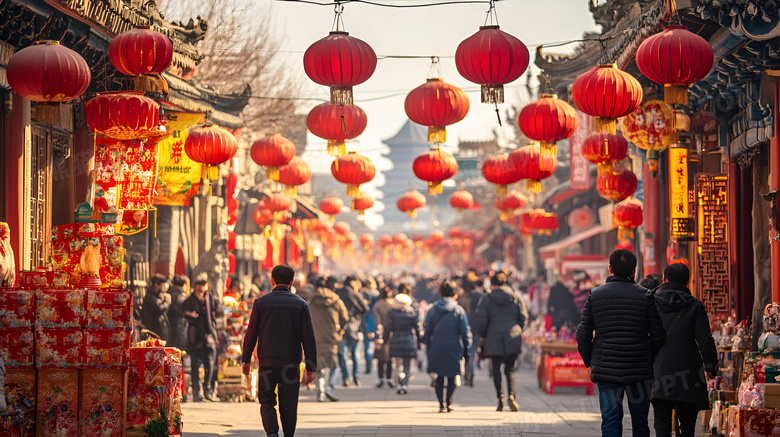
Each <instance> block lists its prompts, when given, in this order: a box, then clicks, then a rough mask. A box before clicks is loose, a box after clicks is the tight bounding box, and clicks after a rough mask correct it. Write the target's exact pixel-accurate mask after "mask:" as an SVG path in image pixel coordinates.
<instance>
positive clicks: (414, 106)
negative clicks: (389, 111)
mask: <svg viewBox="0 0 780 437" xmlns="http://www.w3.org/2000/svg"><path fill="white" fill-rule="evenodd" d="M404 109H405V110H406V115H408V116H409V119H410V120H412V121H413V122H415V123H417V124H421V125H423V126H428V142H429V143H444V142H446V141H447V131H446V126H449V125H451V124H454V123H457V122H459V121H461V120H463V118H464V117H466V114H467V113H468V112H469V98H468V97H467V96H466V93H465V92H463V90H462V89H460V88H458V87H456V86H454V85H450V84H448V83H447V82H444V81H443V80H441V79H439V78H433V79H428V81H427V82H426V83H425V84H423V85H420V86H418V87H417V88H415V89H413V90H412V91H411V92H410V93H409V94H408V95H407V96H406V101H405V102H404Z"/></svg>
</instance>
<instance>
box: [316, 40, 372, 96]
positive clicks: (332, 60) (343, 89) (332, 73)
mask: <svg viewBox="0 0 780 437" xmlns="http://www.w3.org/2000/svg"><path fill="white" fill-rule="evenodd" d="M303 69H304V70H305V71H306V75H307V76H309V79H311V80H313V81H314V82H316V83H318V84H320V85H325V86H329V87H330V102H331V103H333V104H334V105H351V104H352V102H353V98H352V87H353V86H355V85H360V84H361V83H363V82H365V81H367V80H368V78H369V77H371V75H372V74H374V70H376V53H374V49H372V48H371V46H370V45H368V44H366V43H365V42H364V41H362V40H360V39H357V38H355V37H352V36H349V33H348V32H342V31H333V32H330V34H329V35H328V36H326V37H325V38H322V39H321V40H319V41H317V42H315V43H314V44H312V45H311V46H310V47H309V48H308V49H306V52H305V53H304V54H303Z"/></svg>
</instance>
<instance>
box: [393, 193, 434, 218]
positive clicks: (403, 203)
mask: <svg viewBox="0 0 780 437" xmlns="http://www.w3.org/2000/svg"><path fill="white" fill-rule="evenodd" d="M427 203H428V200H427V199H426V198H425V196H424V195H423V194H422V193H420V192H419V191H417V190H409V191H407V192H406V194H404V195H403V196H401V197H400V198H399V199H398V202H396V205H397V206H398V209H399V210H400V211H403V212H405V213H406V214H408V215H409V217H411V218H416V217H417V210H418V209H420V208H422V207H423V206H425V204H427Z"/></svg>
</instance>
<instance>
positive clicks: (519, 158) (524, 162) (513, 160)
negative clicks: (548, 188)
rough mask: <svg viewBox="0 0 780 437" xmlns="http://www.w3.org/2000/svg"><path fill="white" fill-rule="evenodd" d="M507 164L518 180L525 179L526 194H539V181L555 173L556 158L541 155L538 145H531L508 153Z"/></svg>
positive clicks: (556, 166)
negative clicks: (512, 169)
mask: <svg viewBox="0 0 780 437" xmlns="http://www.w3.org/2000/svg"><path fill="white" fill-rule="evenodd" d="M509 163H510V165H511V166H512V168H514V169H515V173H516V174H517V176H518V178H519V179H527V181H526V188H525V190H526V192H528V193H541V192H542V184H541V180H542V179H547V178H548V177H550V176H552V174H553V173H555V170H556V169H557V168H558V156H557V155H551V154H549V153H542V150H541V146H539V144H538V143H531V144H529V145H527V146H524V147H521V148H519V149H517V150H515V151H513V152H512V153H510V154H509Z"/></svg>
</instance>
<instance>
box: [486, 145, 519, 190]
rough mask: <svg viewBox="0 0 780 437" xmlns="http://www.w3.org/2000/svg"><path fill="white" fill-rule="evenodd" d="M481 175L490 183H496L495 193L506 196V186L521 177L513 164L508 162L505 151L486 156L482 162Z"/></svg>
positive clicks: (507, 155)
mask: <svg viewBox="0 0 780 437" xmlns="http://www.w3.org/2000/svg"><path fill="white" fill-rule="evenodd" d="M482 176H484V177H485V179H486V180H487V181H488V182H490V183H491V184H496V193H498V195H499V196H506V192H507V188H506V186H507V185H509V184H514V183H515V182H517V181H519V180H520V179H521V178H520V175H519V174H518V173H517V169H516V168H515V167H514V164H512V163H510V162H509V154H507V153H499V154H498V155H496V156H493V157H492V158H488V159H487V160H486V161H485V163H484V164H482Z"/></svg>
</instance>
